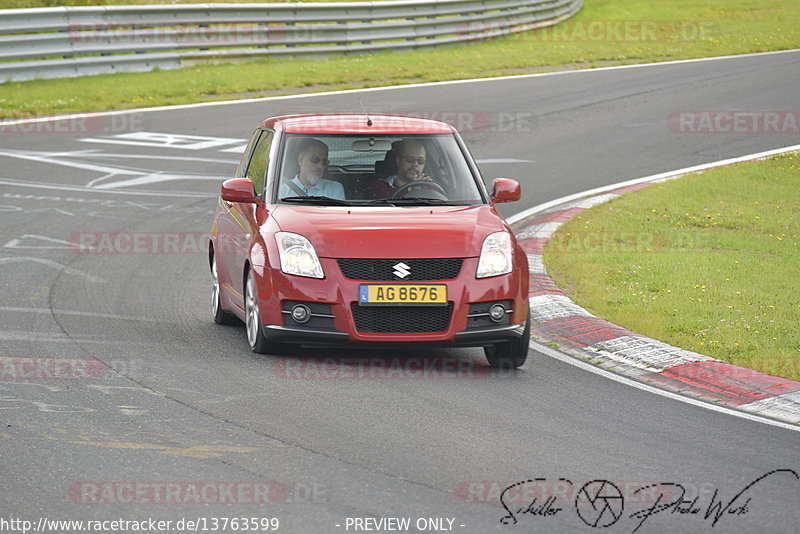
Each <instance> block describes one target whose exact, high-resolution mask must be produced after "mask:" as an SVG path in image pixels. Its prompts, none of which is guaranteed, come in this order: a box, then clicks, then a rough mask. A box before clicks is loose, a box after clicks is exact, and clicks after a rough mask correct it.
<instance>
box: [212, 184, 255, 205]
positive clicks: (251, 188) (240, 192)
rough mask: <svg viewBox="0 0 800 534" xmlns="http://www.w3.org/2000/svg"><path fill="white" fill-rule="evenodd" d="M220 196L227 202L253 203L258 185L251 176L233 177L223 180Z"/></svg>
mask: <svg viewBox="0 0 800 534" xmlns="http://www.w3.org/2000/svg"><path fill="white" fill-rule="evenodd" d="M220 196H221V197H222V200H225V201H227V202H243V203H253V202H255V201H256V187H255V185H253V181H252V180H250V178H233V179H231V180H225V182H223V184H222V191H221V192H220Z"/></svg>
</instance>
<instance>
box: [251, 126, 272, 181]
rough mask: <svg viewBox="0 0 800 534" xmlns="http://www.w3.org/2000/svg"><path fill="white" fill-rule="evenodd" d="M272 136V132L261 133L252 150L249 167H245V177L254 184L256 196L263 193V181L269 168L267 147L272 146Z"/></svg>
mask: <svg viewBox="0 0 800 534" xmlns="http://www.w3.org/2000/svg"><path fill="white" fill-rule="evenodd" d="M272 136H273V132H269V131H264V132H261V137H260V138H259V139H258V141H257V142H256V146H255V148H254V149H253V155H252V156H251V158H250V165H249V166H248V167H247V177H248V178H250V179H251V180H252V181H253V183H254V184H255V186H256V194H257V195H260V194H261V193H262V192H263V191H264V179H265V178H266V175H267V169H268V168H269V147H270V145H271V144H272Z"/></svg>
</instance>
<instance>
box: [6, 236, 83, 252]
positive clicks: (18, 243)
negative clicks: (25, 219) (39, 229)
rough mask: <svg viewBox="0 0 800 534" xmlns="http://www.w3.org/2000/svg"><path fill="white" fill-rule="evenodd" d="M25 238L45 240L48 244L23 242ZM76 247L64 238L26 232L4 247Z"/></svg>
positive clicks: (60, 248)
mask: <svg viewBox="0 0 800 534" xmlns="http://www.w3.org/2000/svg"><path fill="white" fill-rule="evenodd" d="M24 240H28V241H44V242H45V243H48V244H47V245H31V244H23V241H24ZM74 247H75V244H74V243H71V242H69V241H64V240H63V239H56V238H55V237H47V236H46V235H36V234H25V235H22V236H20V237H17V238H14V239H12V240H11V241H9V242H8V243H6V244H5V245H3V248H11V249H58V250H65V249H67V250H69V249H72V248H74Z"/></svg>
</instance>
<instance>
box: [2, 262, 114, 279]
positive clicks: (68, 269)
mask: <svg viewBox="0 0 800 534" xmlns="http://www.w3.org/2000/svg"><path fill="white" fill-rule="evenodd" d="M28 262H30V263H38V264H40V265H44V266H46V267H50V268H51V269H55V270H57V271H63V272H64V273H66V274H70V275H72V276H80V277H82V278H85V279H86V280H87V281H89V282H94V283H96V284H104V283H105V280H103V279H102V278H99V277H97V276H93V275H91V274H88V273H85V272H83V271H79V270H78V269H73V268H72V267H67V266H66V265H62V264H60V263H58V262H55V261H52V260H46V259H44V258H34V257H31V256H15V257H13V258H0V265H5V264H11V263H28Z"/></svg>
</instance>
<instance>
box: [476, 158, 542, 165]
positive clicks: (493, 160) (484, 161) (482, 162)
mask: <svg viewBox="0 0 800 534" xmlns="http://www.w3.org/2000/svg"><path fill="white" fill-rule="evenodd" d="M475 163H477V164H478V165H490V164H493V163H534V161H533V160H532V159H514V158H485V159H476V160H475Z"/></svg>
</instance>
